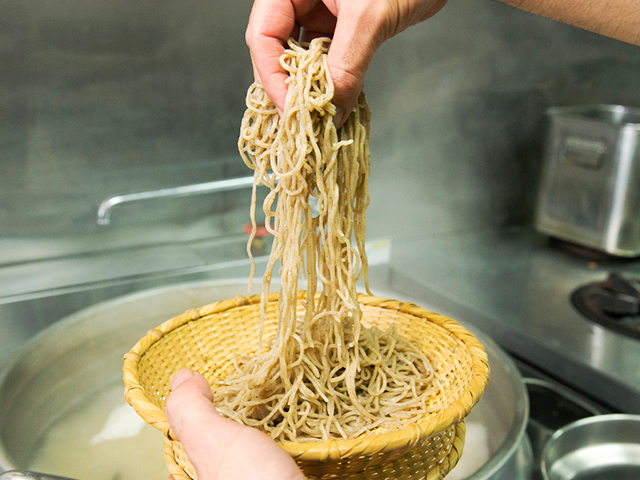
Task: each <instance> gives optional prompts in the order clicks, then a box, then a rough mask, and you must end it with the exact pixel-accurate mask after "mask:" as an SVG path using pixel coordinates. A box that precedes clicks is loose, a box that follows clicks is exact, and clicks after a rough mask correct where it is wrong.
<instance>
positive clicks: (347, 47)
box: [327, 2, 385, 127]
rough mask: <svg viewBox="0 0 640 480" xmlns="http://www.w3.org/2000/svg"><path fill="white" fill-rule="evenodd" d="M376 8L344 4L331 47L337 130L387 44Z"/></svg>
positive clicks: (330, 57) (330, 58) (328, 60)
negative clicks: (373, 63)
mask: <svg viewBox="0 0 640 480" xmlns="http://www.w3.org/2000/svg"><path fill="white" fill-rule="evenodd" d="M381 18H385V17H383V16H382V14H381V13H379V12H377V11H376V9H375V8H373V7H369V8H363V7H362V5H361V4H360V2H344V3H343V7H342V9H341V10H340V12H339V14H338V21H337V23H336V29H335V32H334V35H333V41H332V43H331V46H330V47H329V53H328V55H327V64H328V66H329V73H330V74H331V79H332V81H333V85H334V89H335V91H334V96H333V103H334V104H335V105H336V109H337V112H336V116H335V119H334V121H335V123H336V126H338V127H340V126H342V124H343V123H344V122H345V121H346V119H347V118H348V116H349V114H350V113H351V111H352V110H353V108H354V106H355V104H356V101H357V99H358V95H359V94H360V91H361V90H362V86H363V84H364V75H365V73H366V71H367V69H368V68H369V65H370V63H371V60H372V59H373V55H374V54H375V52H376V51H377V50H378V48H379V47H380V45H381V44H382V41H383V40H384V37H383V33H382V28H381V27H382V26H381V24H380V19H381Z"/></svg>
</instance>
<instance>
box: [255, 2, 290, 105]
mask: <svg viewBox="0 0 640 480" xmlns="http://www.w3.org/2000/svg"><path fill="white" fill-rule="evenodd" d="M295 26H296V21H295V11H294V8H293V4H292V2H291V0H256V1H255V3H254V4H253V8H252V9H251V15H250V16H249V23H248V25H247V31H246V34H245V40H246V42H247V46H248V47H249V51H250V52H251V61H252V62H253V66H254V75H256V77H257V78H259V79H260V80H261V81H262V85H263V87H264V89H265V91H266V92H267V95H269V98H271V101H273V103H274V104H275V105H276V107H277V108H278V109H279V110H280V111H282V110H284V103H285V100H286V97H287V86H286V84H285V80H286V79H287V77H288V75H287V73H286V71H285V70H284V68H282V65H280V56H281V55H282V54H283V53H284V45H285V43H286V41H287V39H288V38H289V37H290V36H291V34H292V33H293V30H294V28H295Z"/></svg>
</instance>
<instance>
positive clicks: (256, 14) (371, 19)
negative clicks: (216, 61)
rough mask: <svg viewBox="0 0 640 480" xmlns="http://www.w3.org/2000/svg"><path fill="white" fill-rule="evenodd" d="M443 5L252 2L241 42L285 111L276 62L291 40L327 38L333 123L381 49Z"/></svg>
mask: <svg viewBox="0 0 640 480" xmlns="http://www.w3.org/2000/svg"><path fill="white" fill-rule="evenodd" d="M446 2H447V0H321V1H320V0H255V3H254V4H253V9H252V11H251V16H250V17H249V25H248V27H247V33H246V41H247V45H248V46H249V50H250V51H251V60H252V62H253V70H254V75H255V77H256V79H260V80H261V81H262V85H263V87H264V89H265V91H266V92H267V95H269V98H271V100H272V101H273V103H274V104H275V105H276V107H277V108H278V110H279V111H280V112H282V111H283V110H284V103H285V99H286V95H287V86H286V84H285V80H286V78H287V77H288V75H287V73H286V72H285V70H284V69H283V68H282V66H281V65H280V61H279V58H280V56H281V55H282V54H283V53H284V46H285V44H286V42H287V40H288V39H289V38H290V37H293V38H296V39H297V38H298V36H299V34H300V31H301V29H304V30H303V31H304V35H303V38H302V40H304V41H310V40H312V39H313V38H317V37H323V36H326V37H332V38H333V40H332V43H331V46H330V47H329V53H328V55H327V63H328V65H329V73H330V74H331V78H332V80H333V84H334V88H335V93H334V97H333V103H334V104H335V106H336V110H337V113H336V116H335V123H336V126H338V127H340V126H342V124H343V123H344V122H345V121H346V119H347V117H348V116H349V114H350V113H351V111H352V110H353V108H354V106H355V104H356V100H357V98H358V95H359V94H360V91H361V90H362V85H363V83H364V74H365V72H366V71H367V69H368V68H369V64H370V63H371V60H372V59H373V55H374V54H375V52H376V51H377V50H378V48H379V47H380V45H381V44H382V43H383V42H384V41H385V40H388V39H389V38H391V37H393V36H394V35H397V34H398V33H400V32H402V31H403V30H405V29H406V28H408V27H409V26H411V25H414V24H416V23H419V22H421V21H423V20H426V19H427V18H429V17H432V16H433V15H435V14H436V13H437V12H438V11H439V10H440V9H441V8H442V7H443V6H444V5H445V3H446Z"/></svg>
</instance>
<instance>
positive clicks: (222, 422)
mask: <svg viewBox="0 0 640 480" xmlns="http://www.w3.org/2000/svg"><path fill="white" fill-rule="evenodd" d="M171 387H172V391H171V394H170V395H169V398H168V399H167V405H166V414H167V419H168V420H169V423H170V424H171V428H172V429H173V432H174V433H175V435H176V437H177V438H178V440H179V441H180V443H182V445H183V447H184V449H185V452H186V453H187V456H188V457H189V459H190V460H191V463H192V464H193V466H194V467H195V469H196V474H197V476H198V478H199V479H202V480H209V479H216V480H217V479H220V480H222V479H224V480H229V479H241V478H242V479H244V478H261V479H263V480H275V479H290V480H303V479H304V475H302V472H301V471H300V470H299V469H298V467H297V466H296V463H295V462H294V460H293V459H292V458H291V457H290V456H289V455H288V454H287V453H286V452H285V451H284V450H282V448H280V447H279V446H278V445H277V444H276V443H275V442H274V441H273V440H271V439H270V438H269V437H267V436H266V435H265V434H264V433H262V432H259V431H258V430H256V429H253V428H250V427H246V426H244V425H241V424H239V423H236V422H234V421H232V420H229V419H227V418H223V417H221V416H220V415H218V413H217V412H216V409H215V408H214V406H213V404H212V403H211V388H210V386H209V384H208V383H207V381H206V380H205V379H204V377H202V375H199V374H197V373H194V372H191V371H189V370H181V371H180V372H178V373H176V374H175V375H174V377H173V378H172V379H171ZM248 454H249V455H251V459H252V461H251V462H249V463H247V461H246V460H247V455H248Z"/></svg>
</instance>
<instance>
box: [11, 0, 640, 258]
mask: <svg viewBox="0 0 640 480" xmlns="http://www.w3.org/2000/svg"><path fill="white" fill-rule="evenodd" d="M251 3H252V2H251V0H238V1H235V0H213V1H205V0H190V1H188V2H187V3H185V2H182V1H177V0H163V1H161V2H151V1H149V0H135V1H124V0H105V1H103V2H99V3H95V2H81V1H79V0H51V1H48V2H41V1H37V0H24V1H20V2H12V1H8V0H0V19H2V20H1V21H0V62H1V63H0V64H1V65H2V69H0V264H3V263H10V262H17V261H25V260H30V259H31V260H33V259H38V258H44V257H52V256H57V255H60V254H62V253H64V254H69V252H68V251H66V250H65V248H66V247H65V245H67V243H66V241H67V240H68V239H73V240H74V242H75V243H74V245H76V247H75V248H80V249H81V251H85V252H90V251H95V250H100V249H101V250H104V249H110V248H111V249H113V248H122V246H123V239H125V238H126V239H128V240H127V242H124V243H126V244H127V246H131V245H134V246H135V245H138V246H139V245H147V244H157V243H163V242H165V243H166V242H175V241H192V240H194V239H202V238H207V237H212V236H216V235H226V234H229V233H233V232H237V231H239V229H240V227H241V225H242V223H243V222H244V221H246V217H247V216H246V211H247V209H248V192H235V193H231V192H226V193H224V194H222V195H217V194H216V195H212V196H209V195H202V196H199V197H198V198H195V197H194V198H189V199H183V200H176V199H172V200H157V201H153V202H148V203H144V204H143V203H139V204H131V205H129V206H127V207H122V209H119V210H118V214H117V217H115V218H114V221H113V222H112V224H111V225H110V226H109V227H104V228H103V227H98V225H97V224H96V221H95V218H96V212H97V209H98V206H99V204H100V202H101V201H102V200H104V199H105V198H108V197H111V196H113V195H121V194H127V193H131V192H139V191H145V190H157V189H162V188H170V187H175V186H179V185H184V184H193V183H200V182H209V181H215V180H219V179H222V178H229V177H234V176H243V175H246V174H247V173H248V171H247V169H246V167H245V166H244V165H243V164H242V162H241V161H240V159H239V156H238V154H237V152H236V140H237V132H238V129H239V124H240V119H241V116H242V113H243V110H244V97H245V92H246V88H247V87H248V85H249V84H250V82H251V81H252V70H251V65H250V61H249V53H248V50H247V48H246V46H245V44H244V31H245V27H246V22H247V19H248V14H249V11H250V8H251ZM639 84H640V55H638V50H637V47H633V46H631V45H626V44H622V43H620V42H616V41H613V40H609V39H606V38H602V37H599V36H597V35H595V34H591V33H587V32H584V31H582V30H578V29H575V28H572V27H568V26H565V25H561V24H558V23H556V22H551V21H549V20H545V19H543V18H539V17H536V16H533V15H529V14H526V13H523V12H521V11H519V10H516V9H513V8H511V7H507V6H506V5H503V4H501V3H500V2H494V1H492V0H459V1H456V2H453V1H452V2H450V3H449V4H448V5H447V6H446V7H445V8H444V10H443V11H442V12H441V13H439V14H438V15H437V16H435V17H434V18H433V19H431V20H429V21H428V22H425V23H424V24H421V25H419V26H416V27H412V28H411V29H409V30H408V31H406V32H404V33H403V34H401V35H400V36H398V37H396V38H394V39H392V40H390V41H389V42H387V43H386V44H384V45H383V46H382V48H381V49H380V51H379V52H378V54H377V55H376V58H375V59H374V61H373V63H372V65H371V69H370V71H369V73H368V75H367V79H366V85H365V89H366V91H367V96H368V98H369V101H370V104H371V108H372V111H373V126H372V145H371V149H372V157H373V158H372V163H373V172H372V179H371V194H372V203H371V207H370V210H369V212H370V213H369V221H368V228H369V232H370V233H369V236H370V238H375V237H380V236H385V237H387V236H391V237H393V238H396V237H402V238H410V237H413V236H416V235H423V234H425V233H428V234H433V235H435V234H439V233H443V232H450V231H460V230H471V229H478V228H485V227H487V226H491V225H501V224H505V223H518V222H525V221H528V220H529V219H530V217H531V211H532V205H533V198H534V190H535V189H534V184H535V178H537V175H538V170H539V164H540V150H541V137H542V135H541V133H542V127H543V118H544V115H543V112H544V109H545V108H546V107H547V106H548V105H551V104H555V105H562V104H575V103H586V102H587V101H588V102H590V103H595V102H606V103H624V104H627V105H640V90H639V89H637V88H633V86H634V85H639ZM234 211H235V212H236V215H234V214H233V212H234ZM398 212H400V213H398ZM225 215H227V217H224V216H225ZM223 217H224V218H226V219H225V220H224V221H222V220H220V218H223ZM25 238H29V239H31V242H32V245H33V242H34V241H35V240H34V239H36V240H37V242H38V243H37V245H34V248H32V249H29V250H27V249H22V250H21V251H20V252H17V253H16V251H14V250H12V249H11V248H9V244H13V243H12V242H15V241H16V239H18V240H21V239H25ZM78 245H80V247H78ZM81 251H78V250H76V251H75V253H81Z"/></svg>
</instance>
